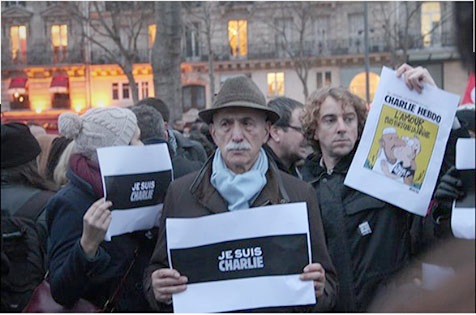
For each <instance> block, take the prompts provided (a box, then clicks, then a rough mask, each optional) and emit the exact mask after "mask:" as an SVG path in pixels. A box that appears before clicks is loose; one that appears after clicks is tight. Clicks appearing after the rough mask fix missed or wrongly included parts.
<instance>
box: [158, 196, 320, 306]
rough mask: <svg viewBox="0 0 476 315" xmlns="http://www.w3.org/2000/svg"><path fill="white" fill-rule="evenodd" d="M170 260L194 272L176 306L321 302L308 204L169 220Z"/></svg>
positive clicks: (175, 297)
mask: <svg viewBox="0 0 476 315" xmlns="http://www.w3.org/2000/svg"><path fill="white" fill-rule="evenodd" d="M166 234H167V250H168V257H169V264H170V266H172V268H174V269H176V270H178V271H179V272H180V273H181V274H183V275H185V276H187V277H188V281H189V282H188V285H187V290H185V291H184V292H181V293H178V294H174V295H173V306H174V312H176V313H206V312H228V311H236V310H244V309H253V308H260V307H272V306H290V305H306V304H314V303H316V297H315V293H314V287H313V282H312V281H301V280H300V279H299V275H300V274H301V273H302V272H303V269H304V267H305V266H306V265H307V264H309V263H310V262H311V249H310V238H309V224H308V218H307V207H306V204H305V203H303V202H301V203H291V204H285V205H273V206H267V207H261V208H252V209H248V210H239V211H232V212H227V213H222V214H215V215H208V216H204V217H199V218H191V219H175V218H168V219H167V220H166Z"/></svg>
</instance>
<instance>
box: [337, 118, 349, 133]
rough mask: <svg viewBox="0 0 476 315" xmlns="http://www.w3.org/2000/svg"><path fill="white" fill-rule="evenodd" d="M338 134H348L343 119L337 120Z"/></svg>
mask: <svg viewBox="0 0 476 315" xmlns="http://www.w3.org/2000/svg"><path fill="white" fill-rule="evenodd" d="M337 132H338V133H346V132H347V125H346V124H345V122H344V119H342V118H341V117H339V118H337Z"/></svg>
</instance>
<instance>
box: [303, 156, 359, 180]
mask: <svg viewBox="0 0 476 315" xmlns="http://www.w3.org/2000/svg"><path fill="white" fill-rule="evenodd" d="M354 154H355V149H354V150H352V152H350V153H349V154H348V155H346V156H345V157H343V158H342V159H341V160H340V161H339V162H338V163H337V165H336V166H335V167H334V169H333V170H332V173H333V174H334V173H337V174H342V175H345V174H347V171H348V170H349V167H350V163H351V162H352V159H353V158H354ZM321 159H322V155H321V154H319V155H317V154H315V153H313V154H311V155H310V156H309V157H308V158H307V159H306V161H305V165H304V167H305V168H306V170H307V172H306V174H305V176H304V180H305V181H306V182H308V183H310V184H313V183H315V182H317V181H319V180H320V179H321V178H322V177H323V176H324V175H325V174H327V168H326V167H325V166H324V165H321Z"/></svg>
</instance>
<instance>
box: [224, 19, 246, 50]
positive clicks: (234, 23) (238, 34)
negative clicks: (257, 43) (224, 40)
mask: <svg viewBox="0 0 476 315" xmlns="http://www.w3.org/2000/svg"><path fill="white" fill-rule="evenodd" d="M247 23H248V22H247V21H246V20H230V21H228V41H229V44H230V54H231V55H232V56H234V57H245V56H247V55H248V42H247Z"/></svg>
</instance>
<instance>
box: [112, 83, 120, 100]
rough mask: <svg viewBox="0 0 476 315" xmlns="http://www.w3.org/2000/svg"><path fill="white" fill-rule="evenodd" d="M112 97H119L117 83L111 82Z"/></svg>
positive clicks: (114, 98)
mask: <svg viewBox="0 0 476 315" xmlns="http://www.w3.org/2000/svg"><path fill="white" fill-rule="evenodd" d="M112 99H113V100H118V99H119V83H113V84H112Z"/></svg>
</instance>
